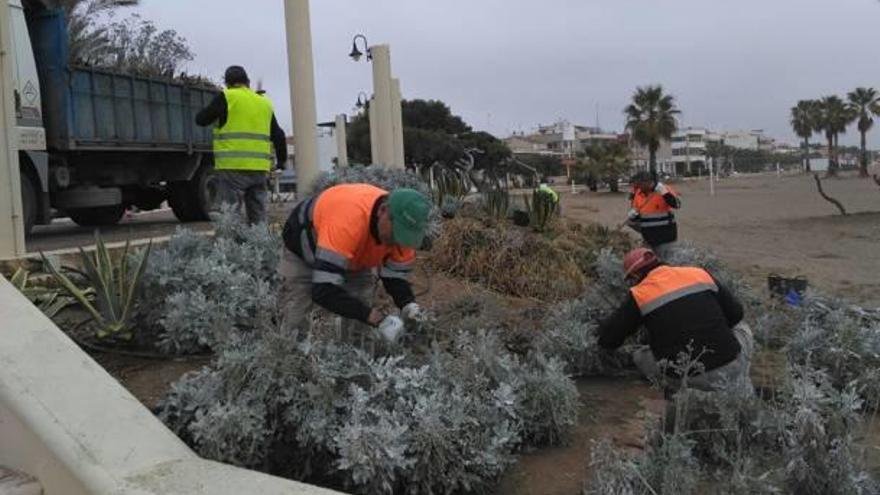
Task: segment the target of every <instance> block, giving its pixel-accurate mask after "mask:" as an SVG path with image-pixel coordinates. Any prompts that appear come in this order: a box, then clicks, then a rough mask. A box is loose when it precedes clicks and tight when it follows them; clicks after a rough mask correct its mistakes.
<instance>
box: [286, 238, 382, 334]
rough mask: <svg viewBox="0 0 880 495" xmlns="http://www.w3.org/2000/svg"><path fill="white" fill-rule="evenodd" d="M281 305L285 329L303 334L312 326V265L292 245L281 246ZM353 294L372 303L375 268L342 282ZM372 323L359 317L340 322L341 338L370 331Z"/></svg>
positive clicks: (350, 274) (313, 305) (351, 276)
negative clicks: (298, 254) (290, 248)
mask: <svg viewBox="0 0 880 495" xmlns="http://www.w3.org/2000/svg"><path fill="white" fill-rule="evenodd" d="M278 274H279V275H281V280H282V282H281V305H282V306H281V307H282V310H283V312H282V314H283V318H284V323H283V327H284V329H285V330H290V331H299V332H302V333H303V334H306V333H309V332H310V331H311V330H312V311H313V310H314V309H315V302H314V301H313V300H312V269H311V268H310V267H309V266H308V265H307V264H306V263H305V261H303V260H302V259H301V258H300V257H299V256H297V255H296V254H294V253H292V252H291V251H290V250H289V249H287V248H285V247H282V248H281V262H280V263H279V264H278ZM342 287H343V288H344V289H345V290H346V291H348V293H349V294H351V295H352V296H354V297H356V298H358V299H360V300H361V301H363V302H364V303H365V304H367V305H370V306H372V304H373V297H374V295H375V288H376V276H375V275H374V274H373V272H372V271H371V270H364V271H360V272H353V273H347V274H346V275H345V283H344V284H343V286H342ZM368 330H369V327H368V326H367V325H365V324H363V323H361V322H359V321H354V320H346V321H344V322H343V323H342V324H341V325H340V331H341V333H342V335H341V336H340V337H341V338H346V337H347V338H349V339H355V338H356V337H358V336H360V337H363V334H365V333H367V332H368Z"/></svg>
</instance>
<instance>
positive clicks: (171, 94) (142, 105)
mask: <svg viewBox="0 0 880 495" xmlns="http://www.w3.org/2000/svg"><path fill="white" fill-rule="evenodd" d="M28 28H29V30H30V34H31V40H32V45H33V49H34V55H35V57H36V59H37V69H38V72H39V77H40V86H41V88H42V92H43V95H42V96H43V123H44V125H45V128H46V141H47V145H48V147H49V149H50V150H57V151H70V150H98V151H100V150H108V149H109V150H116V151H128V150H149V151H188V152H192V151H195V150H208V149H210V148H211V129H210V128H203V127H199V126H197V125H196V124H195V115H196V113H198V111H199V110H201V109H202V108H203V107H205V106H206V105H207V104H208V103H209V102H210V101H211V99H212V98H213V97H214V95H215V94H217V92H218V90H216V89H211V88H206V87H199V86H191V85H185V84H181V83H178V82H174V81H170V80H158V79H152V78H149V77H141V76H137V75H132V74H125V73H120V72H116V71H113V70H105V69H98V68H87V67H71V66H69V65H68V52H67V29H66V26H65V24H64V17H63V12H62V11H61V9H51V10H45V11H41V12H32V13H31V15H30V17H29V21H28Z"/></svg>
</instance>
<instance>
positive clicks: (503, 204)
mask: <svg viewBox="0 0 880 495" xmlns="http://www.w3.org/2000/svg"><path fill="white" fill-rule="evenodd" d="M483 207H484V208H485V210H486V214H487V215H489V218H492V219H493V220H502V219H504V218H505V217H507V211H508V210H509V209H510V193H509V192H507V191H506V190H504V189H490V190H488V191H486V192H484V193H483Z"/></svg>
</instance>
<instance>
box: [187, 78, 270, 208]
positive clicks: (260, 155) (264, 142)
mask: <svg viewBox="0 0 880 495" xmlns="http://www.w3.org/2000/svg"><path fill="white" fill-rule="evenodd" d="M224 79H225V82H226V89H225V90H224V91H223V92H222V93H220V94H219V95H217V96H216V97H215V98H214V99H213V100H212V101H211V103H210V104H209V105H208V106H207V107H205V108H204V109H203V110H202V111H200V112H199V113H198V115H196V124H198V125H200V126H209V125H216V127H215V129H214V178H215V181H216V184H217V196H218V197H217V199H218V200H219V202H220V203H231V204H234V205H240V204H241V202H242V200H243V201H244V206H245V211H246V212H247V219H248V222H249V223H251V224H254V223H262V222H265V221H266V208H267V203H268V191H267V190H266V183H267V180H268V176H269V173H270V171H271V170H272V158H273V153H272V148H273V147H274V149H275V150H274V157H275V160H276V163H275V165H276V167H277V168H278V169H283V168H284V164H285V163H286V162H287V139H286V138H285V134H284V131H283V130H282V129H281V127H280V126H279V125H278V121H277V120H275V112H274V110H273V109H272V102H271V101H269V98H267V97H266V96H264V95H261V94H257V93H255V92H254V91H253V90H251V89H250V80H249V79H248V75H247V72H245V70H244V68H242V67H240V66H237V65H233V66H231V67H229V68H228V69H226V74H225V76H224Z"/></svg>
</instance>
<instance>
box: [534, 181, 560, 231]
mask: <svg viewBox="0 0 880 495" xmlns="http://www.w3.org/2000/svg"><path fill="white" fill-rule="evenodd" d="M558 208H559V201H557V200H556V198H555V197H554V196H553V195H552V194H550V193H549V192H547V191H542V190H540V189H536V190H535V191H534V192H532V198H531V200H529V199H528V198H526V210H528V212H529V219H530V225H531V226H532V229H534V230H535V231H536V232H544V231H545V230H547V226H548V225H549V224H550V222H552V221H553V219H554V218H555V216H556V211H557V209H558Z"/></svg>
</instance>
